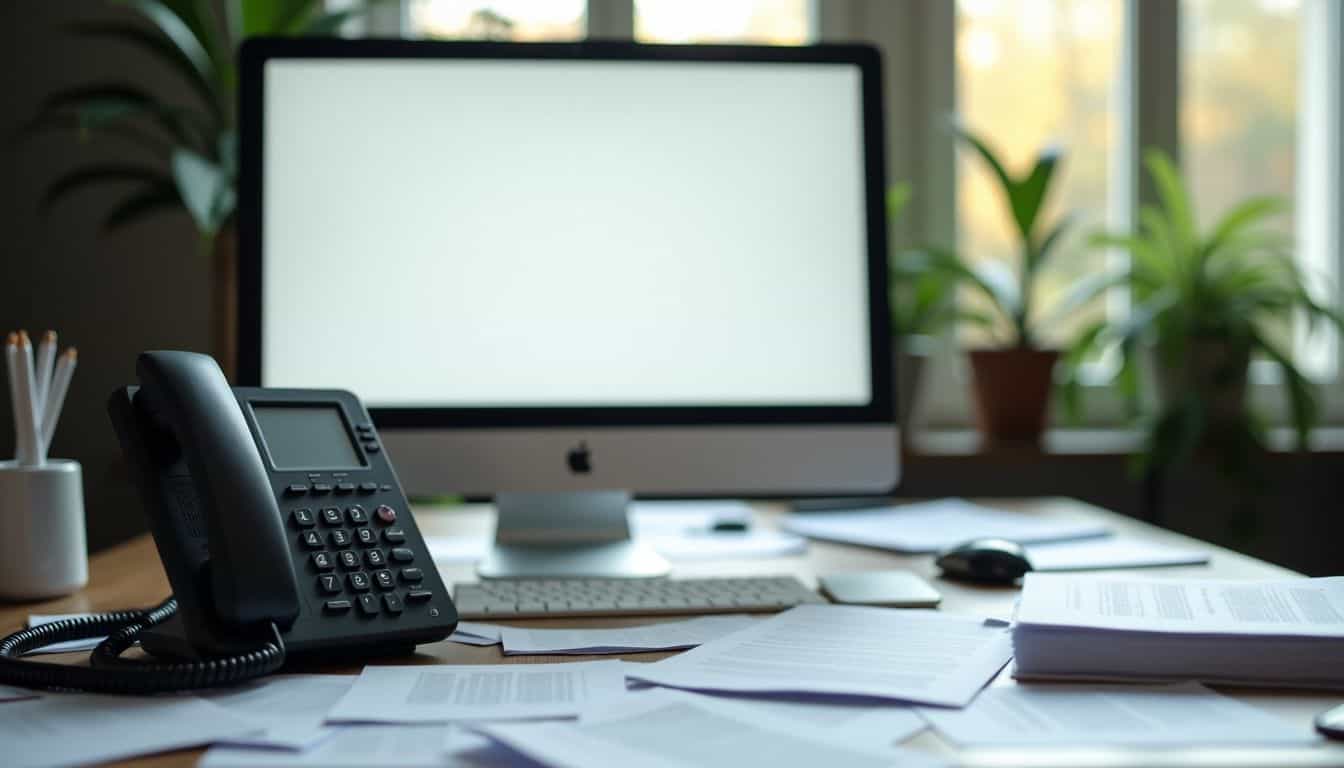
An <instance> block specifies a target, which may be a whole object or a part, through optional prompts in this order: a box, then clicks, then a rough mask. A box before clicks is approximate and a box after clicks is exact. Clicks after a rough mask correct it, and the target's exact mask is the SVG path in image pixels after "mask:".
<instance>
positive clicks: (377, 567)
mask: <svg viewBox="0 0 1344 768" xmlns="http://www.w3.org/2000/svg"><path fill="white" fill-rule="evenodd" d="M353 489H354V490H358V491H359V492H360V493H373V492H376V491H378V490H379V486H378V485H377V484H374V483H361V484H359V485H356V486H353ZM305 490H307V489H306V488H305ZM335 490H336V491H337V492H341V491H347V489H346V488H343V487H341V486H340V485H339V484H338V485H337V486H336V488H335ZM383 490H388V489H386V488H384V489H383ZM347 492H348V491H347ZM369 509H370V508H368V507H365V506H364V505H361V504H352V505H350V506H348V507H345V508H340V507H322V508H319V509H316V510H314V509H312V508H308V507H301V508H297V509H292V510H290V511H289V513H288V515H289V520H290V523H291V525H292V526H293V528H294V529H295V530H297V531H298V535H297V541H296V543H297V546H299V547H300V548H301V549H304V550H308V551H309V552H308V555H307V558H308V563H309V567H310V568H311V569H312V570H311V571H310V573H312V574H314V578H315V580H316V581H315V586H316V589H317V594H319V595H321V596H322V601H321V604H322V607H323V612H324V614H325V615H327V616H329V617H332V618H335V617H338V616H344V615H346V614H349V613H351V612H352V611H353V613H354V615H355V616H356V617H357V618H359V619H360V620H362V621H367V620H368V619H369V618H371V617H374V616H378V615H382V616H386V617H388V618H396V617H399V616H400V615H401V614H402V613H404V612H405V611H406V606H407V605H408V604H410V605H412V607H414V606H415V605H416V604H423V603H425V602H428V601H429V600H431V599H433V597H434V593H433V592H432V591H430V590H427V589H424V588H423V587H422V586H421V582H423V580H424V572H423V571H422V570H421V569H420V568H416V567H406V566H410V565H411V564H412V563H414V562H415V560H416V554H415V552H414V550H412V549H411V548H410V547H407V546H405V543H406V529H405V528H404V527H402V526H398V525H394V523H395V522H396V520H397V516H398V515H397V509H396V508H394V507H392V506H390V505H387V504H377V505H376V506H375V507H374V508H373V510H374V511H372V512H370V511H369ZM318 525H321V526H322V527H324V528H327V530H326V531H321V530H313V529H314V527H315V526H318ZM380 545H381V546H380ZM389 565H394V566H396V567H389ZM337 570H339V571H341V573H337V572H336V571H337ZM399 590H400V591H399Z"/></svg>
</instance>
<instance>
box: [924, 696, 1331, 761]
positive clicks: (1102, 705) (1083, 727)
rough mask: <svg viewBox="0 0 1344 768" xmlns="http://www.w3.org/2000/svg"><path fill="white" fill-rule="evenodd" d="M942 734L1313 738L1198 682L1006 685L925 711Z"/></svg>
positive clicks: (998, 739) (1042, 738)
mask: <svg viewBox="0 0 1344 768" xmlns="http://www.w3.org/2000/svg"><path fill="white" fill-rule="evenodd" d="M919 712H920V714H921V715H922V716H923V717H924V718H925V719H926V720H928V721H929V723H930V724H931V725H932V726H933V727H934V728H937V729H938V732H939V733H941V734H942V735H944V736H946V737H947V738H948V739H950V740H952V741H954V742H956V743H957V744H960V745H962V746H977V747H978V746H1007V745H1024V746H1025V745H1040V746H1045V745H1098V744H1106V745H1117V746H1118V745H1123V746H1162V745H1166V746H1172V745H1184V744H1202V743H1209V744H1279V743H1299V744H1300V743H1304V742H1311V741H1314V740H1315V739H1314V737H1313V736H1312V735H1311V731H1310V729H1309V728H1306V727H1304V726H1294V725H1293V724H1291V723H1288V722H1286V721H1283V720H1280V719H1279V718H1277V717H1274V716H1273V715H1270V714H1269V713H1267V712H1263V711H1261V710H1259V709H1256V708H1255V707H1253V706H1251V705H1250V704H1245V703H1243V702H1240V701H1237V700H1236V699H1231V698H1228V697H1226V696H1220V695H1219V694H1216V693H1214V692H1213V691H1211V690H1209V689H1208V688H1205V687H1204V686H1202V685H1199V684H1197V683H1185V684H1182V685H1165V686H1135V685H1077V684H1055V685H1023V684H1018V685H1003V686H997V685H996V686H992V687H990V688H987V689H985V690H984V691H983V692H981V694H980V695H979V696H977V697H976V699H975V701H973V702H972V703H971V705H970V706H969V707H967V708H966V709H962V710H948V709H932V708H927V707H924V708H921V709H920V710H919Z"/></svg>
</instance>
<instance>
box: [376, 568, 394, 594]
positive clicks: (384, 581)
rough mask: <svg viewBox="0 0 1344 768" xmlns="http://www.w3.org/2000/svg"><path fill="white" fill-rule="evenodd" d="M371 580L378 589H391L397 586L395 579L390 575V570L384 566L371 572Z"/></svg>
mask: <svg viewBox="0 0 1344 768" xmlns="http://www.w3.org/2000/svg"><path fill="white" fill-rule="evenodd" d="M373 581H374V583H376V584H377V585H378V588H379V589H392V588H393V587H395V586H397V580H396V579H395V578H393V577H392V572H391V571H389V570H387V569H386V568H384V569H383V570H381V571H374V572H373Z"/></svg>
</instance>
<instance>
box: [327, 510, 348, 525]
mask: <svg viewBox="0 0 1344 768" xmlns="http://www.w3.org/2000/svg"><path fill="white" fill-rule="evenodd" d="M322 522H323V523H325V524H327V525H340V524H341V523H342V522H343V521H342V520H341V510H339V509H337V508H335V507H325V508H323V510H322Z"/></svg>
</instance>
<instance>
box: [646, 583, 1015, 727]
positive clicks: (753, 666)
mask: <svg viewBox="0 0 1344 768" xmlns="http://www.w3.org/2000/svg"><path fill="white" fill-rule="evenodd" d="M1011 655H1012V649H1011V647H1010V640H1009V635H1008V628H1007V626H1006V625H1005V624H1003V623H1001V622H997V621H992V620H991V621H985V620H983V619H976V618H970V617H966V616H949V615H947V614H940V613H934V612H932V611H897V610H891V609H887V608H863V607H857V606H839V605H801V606H798V607H797V608H793V609H790V610H788V611H785V612H784V613H781V614H778V615H776V616H774V617H772V618H769V619H766V620H764V621H757V622H756V623H755V624H753V625H752V626H750V627H747V628H746V629H742V630H740V631H737V632H734V633H732V634H731V635H728V636H726V637H723V638H720V639H718V640H713V641H711V642H708V643H706V644H704V645H701V646H700V647H699V648H695V649H692V650H689V651H687V652H685V653H682V654H680V655H677V656H673V657H672V658H670V659H664V660H663V661H658V662H654V663H652V664H641V665H637V666H636V665H631V667H630V668H628V671H627V675H628V676H630V677H633V678H635V679H637V680H643V681H645V682H650V683H655V684H658V685H664V686H669V687H672V688H686V689H691V690H707V691H738V692H744V693H790V694H804V695H814V694H830V695H846V696H869V697H875V698H883V699H895V700H900V701H910V702H919V703H926V704H940V705H946V706H957V707H959V706H965V705H966V704H967V703H968V702H969V701H970V700H971V699H972V698H973V697H974V696H975V694H976V692H977V691H979V690H980V688H981V687H982V686H984V684H985V683H987V682H989V680H990V678H992V677H994V675H995V674H996V673H997V672H998V671H999V670H1000V669H1001V668H1002V667H1003V665H1004V664H1006V663H1008V658H1009V657H1010V656H1011Z"/></svg>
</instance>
